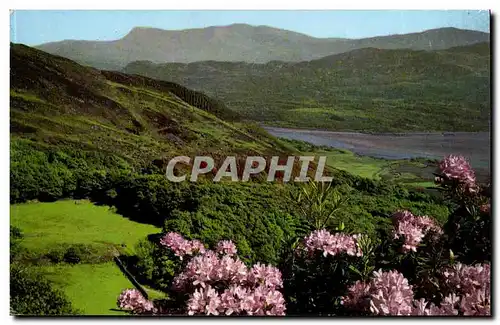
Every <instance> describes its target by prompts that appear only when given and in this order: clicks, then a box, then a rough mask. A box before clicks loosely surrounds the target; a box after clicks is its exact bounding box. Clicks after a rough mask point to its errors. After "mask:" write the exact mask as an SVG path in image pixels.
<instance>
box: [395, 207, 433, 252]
mask: <svg viewBox="0 0 500 325" xmlns="http://www.w3.org/2000/svg"><path fill="white" fill-rule="evenodd" d="M392 219H393V222H394V224H395V229H394V231H393V235H394V238H395V239H398V238H403V239H404V243H403V247H402V248H403V251H404V252H408V251H417V246H418V245H419V244H420V242H421V241H422V239H423V238H424V236H425V235H426V234H427V233H428V232H429V231H432V232H433V233H435V234H436V235H440V234H442V230H441V228H440V227H439V226H438V225H437V224H436V222H435V221H434V220H433V219H431V218H429V217H428V216H415V215H413V214H412V213H411V212H410V211H406V210H405V211H397V212H396V213H394V214H393V215H392Z"/></svg>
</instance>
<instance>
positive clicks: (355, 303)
mask: <svg viewBox="0 0 500 325" xmlns="http://www.w3.org/2000/svg"><path fill="white" fill-rule="evenodd" d="M370 288H371V286H370V284H368V283H365V282H363V281H356V282H355V283H354V284H353V285H352V286H351V287H349V288H348V289H347V291H348V294H347V296H345V297H342V305H344V306H346V307H347V308H349V309H353V310H366V309H368V307H369V305H370Z"/></svg>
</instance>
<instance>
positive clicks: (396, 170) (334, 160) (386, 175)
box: [306, 149, 435, 187]
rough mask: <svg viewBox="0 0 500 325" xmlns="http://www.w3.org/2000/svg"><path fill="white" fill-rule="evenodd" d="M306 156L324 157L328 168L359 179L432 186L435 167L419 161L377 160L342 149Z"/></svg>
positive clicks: (321, 151)
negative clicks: (339, 170) (347, 173)
mask: <svg viewBox="0 0 500 325" xmlns="http://www.w3.org/2000/svg"><path fill="white" fill-rule="evenodd" d="M306 155H312V156H326V157H327V158H326V164H327V165H328V166H330V167H333V168H337V169H341V170H345V171H347V172H349V173H351V174H354V175H357V176H361V177H367V178H372V179H377V180H380V179H386V180H394V181H396V182H400V183H403V184H406V185H410V186H418V187H432V186H434V182H433V180H432V171H434V169H435V167H434V166H432V165H431V164H428V163H424V162H420V161H409V160H387V159H377V158H373V157H369V156H360V155H356V154H355V153H353V152H352V151H349V150H343V149H328V150H319V151H312V152H308V153H307V154H306Z"/></svg>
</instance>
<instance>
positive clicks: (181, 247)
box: [160, 232, 205, 259]
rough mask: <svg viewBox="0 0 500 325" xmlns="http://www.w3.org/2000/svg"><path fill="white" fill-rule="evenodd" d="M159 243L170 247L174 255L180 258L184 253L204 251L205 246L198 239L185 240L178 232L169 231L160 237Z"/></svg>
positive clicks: (190, 253) (191, 253) (192, 253)
mask: <svg viewBox="0 0 500 325" xmlns="http://www.w3.org/2000/svg"><path fill="white" fill-rule="evenodd" d="M160 244H162V245H163V246H165V247H167V248H170V249H171V250H172V251H173V252H174V254H175V255H176V256H179V257H180V258H181V259H182V258H183V257H184V256H185V255H194V254H196V253H204V252H205V247H204V246H203V244H202V243H201V242H200V241H199V240H186V239H185V238H184V237H182V236H181V235H180V234H178V233H175V232H169V233H167V234H165V235H164V236H163V237H162V238H161V239H160Z"/></svg>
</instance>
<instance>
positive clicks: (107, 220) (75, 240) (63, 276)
mask: <svg viewBox="0 0 500 325" xmlns="http://www.w3.org/2000/svg"><path fill="white" fill-rule="evenodd" d="M10 211H11V225H12V226H16V227H19V228H20V229H22V232H23V234H24V239H23V241H22V245H23V246H24V247H25V248H27V249H28V250H29V251H31V252H36V253H39V254H43V253H45V252H47V251H49V250H50V249H53V248H55V247H58V246H60V245H64V244H85V245H90V246H93V247H97V248H99V249H98V250H97V252H98V254H105V253H107V252H106V251H109V250H111V249H114V248H118V249H120V250H123V251H124V252H128V253H132V252H133V249H134V245H135V244H136V243H137V242H138V241H139V240H140V239H144V238H145V237H146V236H147V235H149V234H152V233H158V232H159V231H160V229H159V228H156V227H154V226H151V225H145V224H140V223H137V222H134V221H131V220H128V219H126V218H124V217H123V216H121V215H118V214H116V213H114V212H112V211H111V210H110V208H109V207H105V206H95V205H93V204H91V203H90V202H87V201H85V200H80V201H75V200H64V201H58V202H53V203H26V204H15V205H11V208H10ZM122 245H125V248H124V249H123V246H122ZM32 267H34V268H36V269H37V270H39V272H41V273H43V274H45V275H46V276H47V277H48V279H49V280H51V281H53V283H54V284H55V286H56V287H58V288H59V289H61V290H62V291H63V292H64V293H65V294H66V295H67V296H68V298H69V299H70V301H71V303H72V304H73V306H74V307H75V308H76V309H79V310H80V311H81V312H83V314H85V315H119V314H124V313H123V312H121V311H119V310H117V309H116V308H117V307H116V299H117V297H118V295H119V294H120V293H121V291H122V290H123V289H125V288H133V284H132V283H131V282H130V281H129V280H128V279H127V277H126V276H125V275H124V274H123V273H122V272H121V270H120V269H119V267H118V266H117V265H116V264H115V263H114V262H106V263H101V264H76V265H71V264H66V263H60V264H44V265H33V266H32ZM146 290H147V291H148V293H149V294H150V296H151V297H161V296H162V295H163V294H162V293H161V292H157V291H154V290H150V289H147V288H146Z"/></svg>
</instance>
